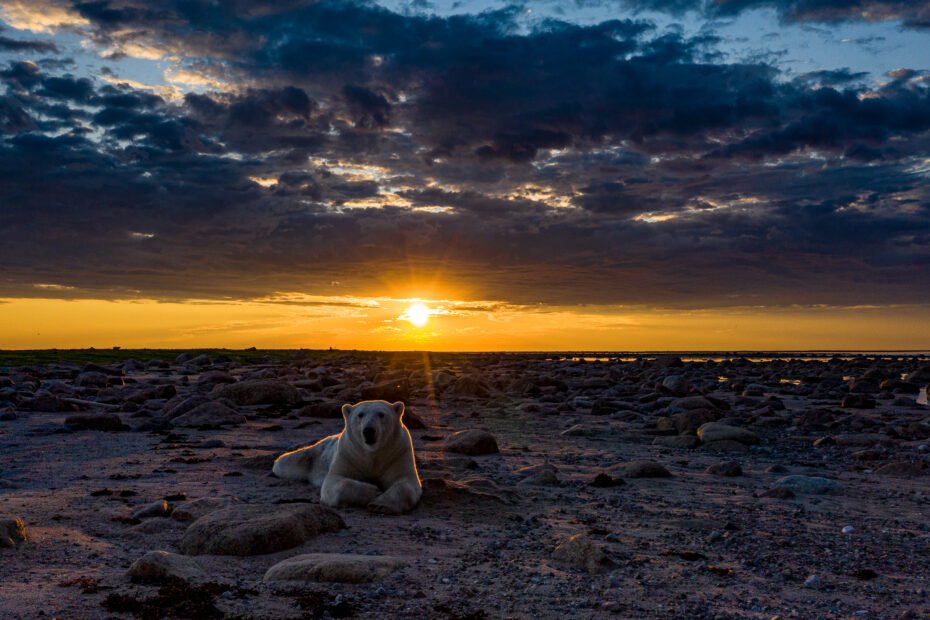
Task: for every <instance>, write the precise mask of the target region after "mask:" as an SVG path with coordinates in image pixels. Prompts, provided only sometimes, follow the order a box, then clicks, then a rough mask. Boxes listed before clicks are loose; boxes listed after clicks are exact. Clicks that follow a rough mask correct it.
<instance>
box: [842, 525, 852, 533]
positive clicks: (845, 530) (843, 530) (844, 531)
mask: <svg viewBox="0 0 930 620" xmlns="http://www.w3.org/2000/svg"><path fill="white" fill-rule="evenodd" d="M840 531H841V532H842V533H843V534H847V535H849V534H852V533H853V532H855V531H856V528H854V527H853V526H851V525H847V526H846V527H844V528H843V529H842V530H840Z"/></svg>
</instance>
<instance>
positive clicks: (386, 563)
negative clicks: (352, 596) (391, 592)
mask: <svg viewBox="0 0 930 620" xmlns="http://www.w3.org/2000/svg"><path fill="white" fill-rule="evenodd" d="M406 564H407V561H406V560H405V559H403V558H400V557H396V556H382V555H352V554H347V553H308V554H304V555H298V556H295V557H292V558H288V559H286V560H284V561H282V562H278V563H277V564H275V565H274V566H272V567H271V568H269V569H268V571H267V572H266V573H265V577H264V581H317V582H319V581H323V582H336V583H369V582H372V581H381V580H383V579H385V578H386V577H388V576H389V575H390V574H391V573H393V572H395V571H397V570H398V569H400V568H403V567H404V566H405V565H406Z"/></svg>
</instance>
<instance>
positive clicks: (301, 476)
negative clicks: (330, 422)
mask: <svg viewBox="0 0 930 620" xmlns="http://www.w3.org/2000/svg"><path fill="white" fill-rule="evenodd" d="M403 415H404V403H402V402H396V403H394V404H391V403H388V402H386V401H383V400H366V401H362V402H360V403H356V404H355V405H343V406H342V416H343V417H344V418H345V428H344V429H343V431H342V432H341V433H339V434H338V435H331V436H330V437H326V438H325V439H321V440H320V441H318V442H316V443H315V444H313V445H312V446H308V447H306V448H300V449H299V450H294V451H293V452H287V453H285V454H282V455H281V456H279V457H278V458H277V460H275V462H274V467H273V469H272V471H273V472H274V474H275V475H276V476H277V477H279V478H284V479H287V480H301V481H309V482H310V483H311V484H314V485H316V486H318V487H320V501H321V502H322V503H323V504H325V505H327V506H333V507H340V506H367V507H368V508H369V509H370V510H373V511H375V512H385V513H391V514H400V513H403V512H407V511H408V510H412V509H413V507H414V506H416V505H417V502H419V501H420V496H421V495H422V493H423V487H422V486H421V484H420V477H419V475H418V474H417V466H416V462H415V461H414V458H413V441H412V440H411V438H410V431H408V430H407V427H406V426H404V423H403V421H402V420H401V418H402V417H403Z"/></svg>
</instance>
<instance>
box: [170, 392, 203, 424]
mask: <svg viewBox="0 0 930 620" xmlns="http://www.w3.org/2000/svg"><path fill="white" fill-rule="evenodd" d="M209 402H210V399H209V398H207V397H206V396H200V395H198V396H191V397H190V398H183V397H178V398H174V399H172V400H169V401H168V402H167V403H165V406H164V408H163V409H162V415H163V416H164V417H166V418H168V419H169V420H173V419H174V418H176V417H178V416H182V415H184V414H185V413H187V412H188V411H192V410H193V409H196V408H197V407H199V406H200V405H202V404H204V403H209Z"/></svg>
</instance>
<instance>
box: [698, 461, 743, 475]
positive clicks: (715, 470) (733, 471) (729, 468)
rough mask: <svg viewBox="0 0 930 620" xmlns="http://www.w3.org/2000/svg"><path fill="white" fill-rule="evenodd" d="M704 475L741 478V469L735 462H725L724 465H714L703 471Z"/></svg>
mask: <svg viewBox="0 0 930 620" xmlns="http://www.w3.org/2000/svg"><path fill="white" fill-rule="evenodd" d="M704 473H705V474H711V475H713V476H727V477H730V478H733V477H736V476H742V475H743V468H742V466H741V465H740V464H739V463H737V462H735V461H727V462H726V463H714V464H713V465H711V466H710V467H708V468H707V469H705V470H704Z"/></svg>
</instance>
